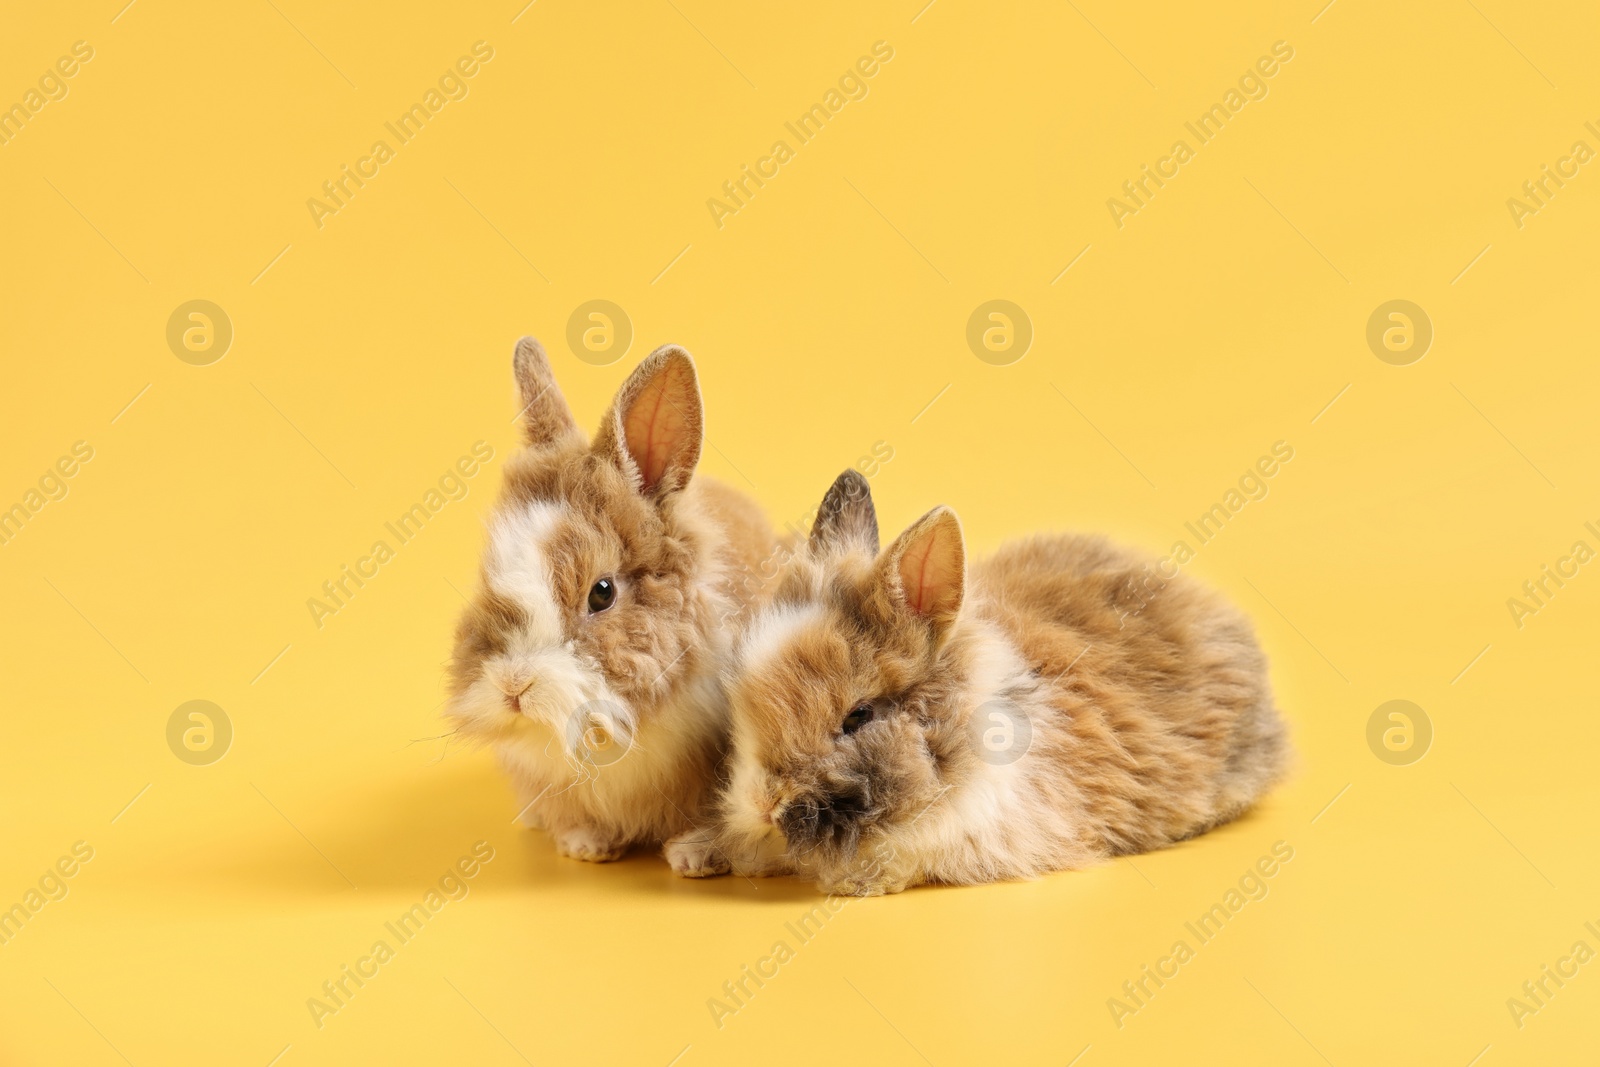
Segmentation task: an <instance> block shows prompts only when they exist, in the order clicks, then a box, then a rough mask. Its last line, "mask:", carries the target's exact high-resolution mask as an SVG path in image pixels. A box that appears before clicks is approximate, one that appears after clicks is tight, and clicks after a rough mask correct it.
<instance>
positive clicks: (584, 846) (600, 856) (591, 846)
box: [554, 829, 628, 863]
mask: <svg viewBox="0 0 1600 1067" xmlns="http://www.w3.org/2000/svg"><path fill="white" fill-rule="evenodd" d="M554 837H555V842H556V852H557V854H558V855H562V856H566V857H567V858H568V859H574V860H583V861H585V862H587V863H610V862H611V861H612V860H616V859H621V858H622V854H623V853H624V852H626V851H628V846H627V845H626V844H619V843H618V842H616V841H613V840H611V839H610V838H606V837H602V836H601V835H600V834H598V833H596V832H595V831H593V830H588V829H580V830H563V831H560V832H558V833H556V834H555V835H554Z"/></svg>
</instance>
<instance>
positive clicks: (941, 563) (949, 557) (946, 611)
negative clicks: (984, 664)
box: [878, 507, 967, 630]
mask: <svg viewBox="0 0 1600 1067" xmlns="http://www.w3.org/2000/svg"><path fill="white" fill-rule="evenodd" d="M878 567H879V576H880V580H881V581H883V582H884V584H885V585H886V586H887V587H888V592H889V599H890V600H891V601H893V602H894V604H895V605H896V606H897V607H899V608H900V609H901V610H903V611H906V612H909V613H910V614H912V615H915V616H918V617H919V618H925V619H928V620H929V621H931V622H932V623H933V624H934V626H935V628H937V629H940V630H942V629H944V628H945V627H947V626H949V624H950V623H952V622H954V621H955V619H956V616H957V615H958V614H960V612H961V601H962V599H963V597H964V596H965V594H966V585H967V551H966V546H965V545H964V543H963V542H962V538H961V521H960V520H959V519H957V518H956V513H955V512H953V511H951V510H950V509H949V508H947V507H937V508H934V509H933V510H932V511H930V512H928V513H927V514H926V515H924V516H922V518H920V519H918V520H917V521H916V522H914V523H912V524H911V527H910V529H908V530H906V532H905V533H903V534H901V535H900V536H899V537H898V538H897V539H896V540H895V543H894V544H892V545H890V546H889V548H888V550H887V551H885V552H884V554H883V555H882V556H881V557H880V559H879V562H878Z"/></svg>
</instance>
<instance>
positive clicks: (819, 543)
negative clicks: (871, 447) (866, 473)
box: [809, 467, 878, 556]
mask: <svg viewBox="0 0 1600 1067" xmlns="http://www.w3.org/2000/svg"><path fill="white" fill-rule="evenodd" d="M809 544H810V546H811V554H812V555H814V556H820V555H822V554H824V553H826V552H830V551H834V550H836V549H843V548H851V547H856V548H864V549H866V550H867V551H868V552H869V553H871V554H872V555H874V556H876V555H877V554H878V512H877V509H876V508H874V507H873V506H872V488H871V486H869V485H868V484H867V480H866V478H864V477H862V475H861V472H860V471H858V470H856V469H855V468H854V467H851V468H849V469H848V470H846V471H845V472H844V473H843V474H841V475H839V477H837V478H835V479H834V480H833V485H832V486H830V487H829V488H828V492H827V495H826V496H824V497H823V498H822V504H821V506H819V507H818V508H817V518H816V521H815V522H813V523H812V524H811V540H810V542H809Z"/></svg>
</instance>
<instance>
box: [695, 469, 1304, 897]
mask: <svg viewBox="0 0 1600 1067" xmlns="http://www.w3.org/2000/svg"><path fill="white" fill-rule="evenodd" d="M730 688H731V693H730V696H731V700H732V716H733V726H732V731H733V732H732V750H731V752H730V755H729V772H728V781H727V784H726V786H725V787H724V789H723V791H722V795H721V797H720V799H719V803H718V813H717V817H716V819H715V821H714V823H713V824H712V825H711V826H710V827H708V828H706V829H705V830H704V831H703V832H704V833H706V834H708V835H711V836H714V837H715V839H716V840H717V842H718V846H719V848H720V853H719V855H717V856H715V857H713V859H714V861H715V862H714V864H713V865H712V866H720V865H726V866H728V867H730V868H731V869H732V870H734V871H735V872H737V873H740V874H745V875H750V874H780V873H793V874H799V875H801V876H802V877H805V878H807V879H809V880H812V881H814V882H815V883H817V884H818V886H819V887H820V888H821V889H822V890H823V891H825V892H827V893H830V894H835V895H855V896H871V895H877V894H883V893H895V892H899V891H901V890H903V889H905V888H907V887H909V886H914V885H919V884H922V883H944V884H977V883H984V882H992V881H997V880H1004V879H1014V878H1027V877H1033V876H1037V875H1039V874H1041V873H1044V872H1048V871H1055V870H1065V869H1071V868H1079V867H1083V866H1086V865H1089V864H1092V863H1094V862H1097V861H1100V860H1103V859H1105V858H1108V857H1113V856H1118V855H1125V854H1130V853H1136V852H1142V851H1145V850H1149V849H1155V848H1160V847H1162V846H1165V845H1170V844H1173V843H1174V842H1177V841H1181V840H1183V839H1185V838H1188V837H1192V836H1194V835H1196V834H1199V833H1202V832H1203V831H1205V830H1207V829H1209V828H1211V827H1214V826H1217V825H1219V824H1221V823H1224V822H1227V821H1229V820H1231V819H1233V818H1234V817H1236V816H1238V815H1239V814H1240V813H1242V812H1243V811H1244V810H1245V809H1246V808H1248V807H1249V806H1250V805H1251V804H1252V803H1253V802H1254V801H1255V800H1256V799H1257V798H1259V797H1260V796H1261V795H1262V794H1263V793H1264V792H1265V791H1266V790H1267V789H1268V788H1269V787H1270V786H1272V785H1273V784H1275V783H1276V782H1277V781H1279V780H1280V779H1281V778H1282V777H1283V775H1284V774H1285V771H1286V765H1287V762H1288V760H1289V755H1290V749H1289V743H1288V740H1287V737H1286V731H1285V727H1284V724H1283V722H1282V720H1281V719H1280V717H1279V715H1278V712H1277V710H1276V709H1275V707H1274V704H1273V699H1272V694H1271V691H1270V688H1269V685H1268V680H1267V666H1266V660H1265V657H1264V656H1263V654H1262V652H1261V649H1260V647H1259V646H1258V645H1257V643H1256V640H1255V638H1254V635H1253V633H1252V630H1251V627H1250V624H1249V623H1248V622H1247V621H1246V619H1245V618H1244V617H1243V616H1242V615H1241V614H1240V613H1239V612H1238V611H1237V610H1236V609H1234V608H1233V607H1231V606H1230V605H1228V604H1227V603H1225V602H1224V601H1223V600H1222V599H1221V598H1220V597H1218V596H1217V595H1215V594H1213V593H1211V592H1209V591H1207V590H1206V589H1204V588H1202V587H1201V586H1200V585H1198V584H1196V583H1194V582H1192V581H1190V580H1188V579H1187V578H1183V577H1179V576H1178V575H1177V574H1176V572H1174V573H1172V574H1170V575H1169V574H1166V573H1164V572H1162V571H1161V570H1160V569H1159V568H1153V567H1152V566H1151V565H1150V564H1148V563H1146V562H1145V561H1144V560H1142V559H1140V558H1138V557H1136V556H1134V555H1131V554H1129V553H1127V552H1124V551H1122V550H1120V549H1118V548H1115V547H1113V546H1112V545H1110V544H1108V543H1107V542H1106V541H1104V540H1102V539H1100V538H1097V537H1074V536H1041V537H1035V538H1032V539H1030V540H1025V541H1020V542H1015V543H1011V544H1008V545H1006V546H1004V547H1002V548H1001V549H1000V550H999V551H998V552H997V553H996V554H995V555H994V556H993V557H992V558H990V559H987V560H985V561H983V562H980V563H976V564H974V565H973V567H972V568H971V571H970V573H969V571H968V568H967V565H966V558H965V546H964V544H963V540H962V533H961V524H960V522H959V521H958V520H957V518H956V515H955V513H954V512H953V511H951V510H950V509H948V508H945V507H938V508H934V509H933V510H932V511H930V512H928V513H927V514H926V515H924V516H922V518H920V519H918V520H917V521H916V522H915V523H913V524H912V525H911V527H910V528H909V529H907V530H906V531H905V532H904V533H903V534H901V535H900V537H899V538H897V539H896V540H895V542H894V543H893V544H892V545H890V546H889V547H888V549H887V550H885V551H883V552H881V553H880V552H879V549H878V528H877V518H876V515H875V513H874V510H873V504H872V498H871V495H870V491H869V489H868V486H867V482H866V479H864V478H863V477H861V475H860V474H859V473H857V472H856V471H853V470H847V471H845V472H844V473H843V474H842V475H840V476H839V478H838V480H837V481H835V482H834V484H833V487H832V488H831V489H830V490H829V491H828V494H827V496H826V497H825V498H824V499H823V502H822V506H821V508H820V510H819V511H818V514H817V518H816V520H815V524H814V526H813V529H812V533H811V536H810V539H809V545H808V548H807V549H806V550H805V551H803V552H801V553H798V554H796V555H795V556H794V557H793V558H791V559H790V560H789V561H788V562H787V563H786V564H785V566H784V567H783V569H782V572H781V574H780V575H779V576H778V578H777V587H776V589H775V590H774V591H773V593H772V595H771V598H770V600H769V602H768V603H767V604H766V605H765V607H764V608H763V609H762V610H761V611H760V613H759V614H758V616H757V618H756V620H755V621H754V622H753V623H752V624H751V625H750V627H749V629H748V630H747V631H746V633H745V634H744V636H743V638H742V640H741V643H740V647H739V649H738V653H737V656H736V659H735V664H734V668H733V677H732V678H731V680H730ZM695 873H699V874H710V873H717V872H716V871H714V870H701V871H698V872H695Z"/></svg>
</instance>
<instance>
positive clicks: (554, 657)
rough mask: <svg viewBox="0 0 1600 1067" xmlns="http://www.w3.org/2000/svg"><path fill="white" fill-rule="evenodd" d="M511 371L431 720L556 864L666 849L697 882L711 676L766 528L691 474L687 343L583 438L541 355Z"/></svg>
mask: <svg viewBox="0 0 1600 1067" xmlns="http://www.w3.org/2000/svg"><path fill="white" fill-rule="evenodd" d="M512 363H513V369H514V372H515V376H516V382H517V387H518V390H519V392H520V394H521V401H522V405H523V407H522V411H521V413H520V416H519V418H520V420H521V427H522V437H523V440H524V443H525V447H523V448H521V449H520V450H518V451H517V452H516V453H515V454H514V455H512V456H511V457H510V458H509V459H508V460H507V462H506V464H505V470H504V478H503V485H502V489H501V494H500V497H499V499H498V500H497V501H496V503H495V505H494V507H493V510H492V512H491V514H490V515H489V517H488V519H487V526H488V537H487V545H486V547H485V549H484V552H483V561H482V569H481V576H480V581H479V585H478V588H477V590H476V592H475V595H474V597H473V599H472V600H471V601H470V602H469V603H468V606H467V607H466V609H465V611H464V612H463V613H462V616H461V619H460V622H459V624H458V626H457V629H456V636H455V646H454V653H453V656H452V659H451V663H450V668H449V698H448V701H447V705H446V710H445V716H446V718H447V719H448V720H450V722H451V723H452V724H453V725H454V726H455V734H456V735H457V736H460V737H462V738H465V739H471V740H476V741H478V742H481V743H487V744H488V745H490V746H491V747H492V748H493V749H494V750H495V751H496V753H497V754H498V756H499V760H500V763H501V764H502V766H503V767H504V769H505V770H506V772H507V773H508V775H509V776H510V778H511V781H512V783H513V785H514V787H515V791H516V794H517V802H518V804H519V806H520V809H521V810H520V812H519V819H520V820H521V821H522V822H523V823H524V824H525V825H528V826H533V827H538V828H542V829H545V830H547V831H548V832H549V833H550V835H551V837H552V838H553V839H554V842H555V847H556V851H557V852H559V853H560V854H562V855H564V856H569V857H572V858H574V859H580V860H591V861H597V862H603V861H607V860H614V859H617V858H618V857H620V856H621V855H622V854H623V853H624V852H625V851H626V850H627V849H628V848H629V847H630V846H633V845H655V844H664V845H665V846H666V848H665V851H666V853H667V857H668V859H669V861H670V862H671V863H672V864H673V866H674V868H675V869H678V870H680V871H683V872H693V871H694V870H695V869H696V868H698V867H700V866H702V865H704V864H706V863H707V862H709V861H708V858H707V850H708V848H709V847H710V846H709V844H708V843H707V841H706V840H704V838H703V837H701V838H685V839H683V840H675V839H676V838H678V837H679V836H680V835H683V834H684V833H685V831H688V830H690V829H692V828H693V827H694V826H695V825H696V824H697V823H698V822H700V821H703V819H702V816H703V810H704V809H705V808H706V806H707V804H708V801H709V799H710V797H711V795H712V790H713V787H714V785H715V781H716V777H717V768H718V766H719V761H720V760H721V759H722V756H723V754H724V751H725V747H726V741H727V729H728V703H727V694H726V690H725V688H724V686H723V683H722V672H723V669H724V667H725V666H726V663H727V660H728V659H729V657H730V655H731V653H732V649H733V636H732V635H733V634H734V633H735V632H736V630H737V629H738V628H739V627H741V626H742V625H743V622H744V621H745V620H746V618H747V616H748V615H749V612H750V610H751V608H752V607H753V606H754V604H755V602H756V600H757V598H758V597H759V595H760V590H761V587H762V582H761V579H760V573H761V572H762V571H763V570H764V569H766V570H769V571H770V567H767V566H764V561H770V560H771V559H772V558H773V556H774V553H775V551H776V540H775V537H774V534H773V532H772V529H771V527H770V525H769V524H768V522H767V519H766V517H765V515H764V514H763V513H762V511H761V510H760V508H759V507H758V506H757V505H756V504H755V503H754V501H752V500H750V499H749V498H748V497H746V496H745V495H744V494H743V493H740V492H738V491H736V490H734V489H731V488H728V487H726V486H724V485H721V484H719V483H717V482H715V481H713V480H711V479H710V478H706V477H698V478H697V477H694V471H695V465H696V463H697V462H698V461H699V458H700V449H701V443H702V440H703V425H702V420H703V414H702V407H701V400H700V388H699V383H698V380H697V378H696V374H695V366H694V361H693V359H692V358H691V357H690V356H689V353H688V352H686V351H684V350H683V349H682V348H678V347H676V346H672V345H668V346H665V347H662V348H659V349H657V350H656V351H655V352H653V353H651V354H650V355H649V356H648V357H647V358H646V359H644V360H643V361H642V362H641V363H640V364H639V366H638V367H637V368H635V369H634V371H633V373H632V374H631V375H629V377H628V379H627V381H626V382H624V383H623V385H622V387H621V389H620V390H619V391H618V392H617V395H616V398H615V400H614V401H613V402H612V404H611V406H610V408H609V409H607V411H606V413H605V416H604V418H602V419H601V422H600V429H599V432H598V433H596V434H595V437H594V440H593V441H592V442H590V441H588V440H586V439H585V437H584V435H583V433H582V432H581V431H580V430H579V429H578V425H577V423H576V422H575V421H574V420H573V417H572V413H571V411H570V410H569V409H568V407H567V403H566V401H565V400H564V399H563V398H562V395H561V391H560V389H559V388H557V386H556V382H555V377H554V375H553V373H552V371H551V367H550V361H549V359H548V358H547V357H546V355H545V353H544V349H543V348H541V347H540V345H539V343H538V342H537V341H535V340H534V339H532V338H523V339H522V340H521V341H520V342H519V343H518V344H517V346H516V351H515V355H514V356H513V360H512Z"/></svg>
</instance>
